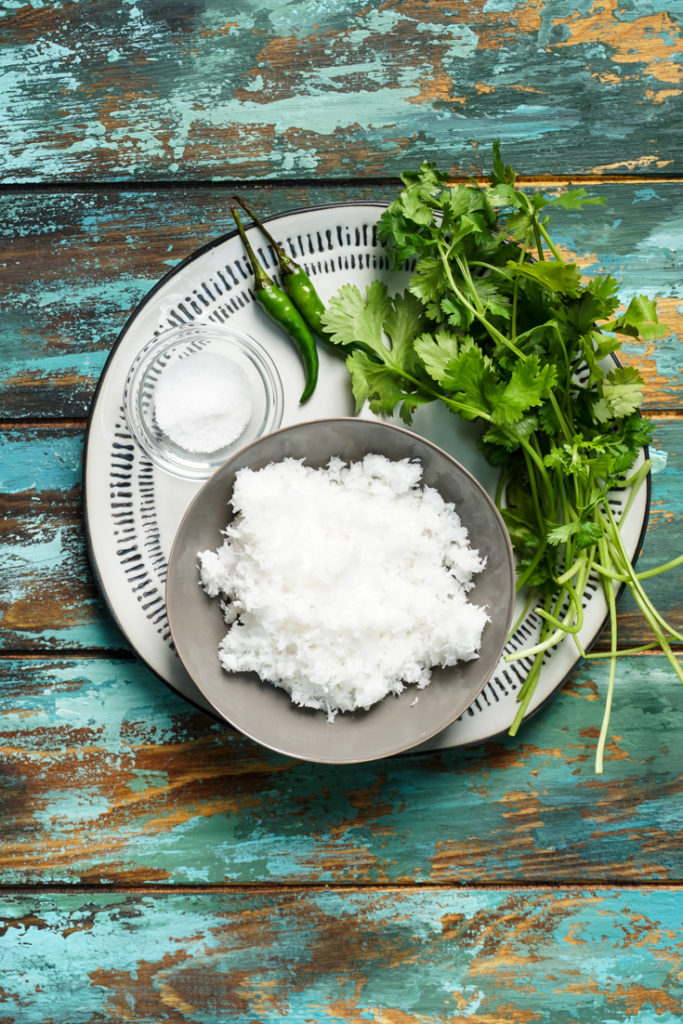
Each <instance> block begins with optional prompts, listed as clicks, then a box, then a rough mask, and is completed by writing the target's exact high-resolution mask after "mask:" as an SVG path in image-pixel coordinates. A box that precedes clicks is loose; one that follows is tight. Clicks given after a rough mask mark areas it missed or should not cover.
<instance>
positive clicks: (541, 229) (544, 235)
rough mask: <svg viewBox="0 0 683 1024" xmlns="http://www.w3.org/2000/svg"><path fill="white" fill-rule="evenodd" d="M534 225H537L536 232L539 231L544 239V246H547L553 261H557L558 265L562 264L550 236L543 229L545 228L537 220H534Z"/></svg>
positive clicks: (562, 261)
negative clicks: (553, 258)
mask: <svg viewBox="0 0 683 1024" xmlns="http://www.w3.org/2000/svg"><path fill="white" fill-rule="evenodd" d="M534 224H537V225H538V230H539V231H540V232H541V234H542V235H543V238H544V239H545V242H546V245H547V246H548V248H549V249H550V251H551V253H552V254H553V256H554V257H555V259H556V260H557V262H558V263H564V260H563V259H562V257H561V256H560V254H559V252H558V250H557V248H556V247H555V244H554V243H553V240H552V238H551V237H550V235H549V234H548V232H547V231H546V229H545V227H544V226H543V224H541V222H540V221H539V220H538V218H534Z"/></svg>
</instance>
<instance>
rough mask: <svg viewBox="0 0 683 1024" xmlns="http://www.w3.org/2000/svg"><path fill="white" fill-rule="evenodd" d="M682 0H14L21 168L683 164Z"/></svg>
mask: <svg viewBox="0 0 683 1024" xmlns="http://www.w3.org/2000/svg"><path fill="white" fill-rule="evenodd" d="M682 17H683V8H681V4H680V3H678V2H674V3H665V2H664V0H640V2H639V3H638V4H620V3H619V2H618V0H606V2H604V3H600V4H596V3H594V2H593V0H573V2H572V3H567V2H565V0H553V2H551V3H543V4H541V3H536V2H532V0H519V2H515V3H510V2H508V0H475V2H469V3H465V2H464V0H459V2H456V3H451V4H447V5H443V4H439V3H435V2H433V0H390V2H387V3H384V4H382V5H381V6H379V7H375V6H373V5H366V6H362V5H361V6H359V5H357V4H352V3H348V2H341V3H336V4H332V5H330V4H327V3H323V2H315V3H309V4H305V5H301V4H296V3H294V0H285V2H284V3H281V4H277V5H271V6H268V5H256V6H254V5H244V4H239V3H235V2H232V3H228V4H223V5H218V6H211V5H207V4H205V3H203V2H200V0H187V2H182V3H181V2H180V0H173V2H171V3H166V4H158V3H153V2H151V0H140V2H139V3H135V4H127V3H126V4H112V3H109V2H106V0H96V2H92V0H50V2H45V3H40V4H29V3H22V2H21V0H17V2H13V3H11V4H6V5H5V6H4V8H3V18H2V33H3V40H4V47H3V51H2V66H1V68H0V70H1V71H2V72H3V74H4V76H5V82H6V86H5V89H6V96H7V101H8V102H7V107H8V108H9V110H10V111H11V117H10V119H9V122H8V123H6V124H5V126H4V129H5V139H4V144H3V147H2V157H1V162H0V173H1V174H2V176H3V179H4V180H5V181H16V182H36V181H37V182H40V181H49V180H59V181H71V182H76V181H83V180H90V179H98V180H103V179H104V180H119V181H126V180H142V179H145V178H147V179H156V180H180V181H186V180H189V179H197V178H200V179H235V178H255V177H258V178H261V179H268V178H270V179H272V178H277V177H280V178H282V177H293V176H297V177H300V178H309V179H316V178H319V177H321V176H326V177H339V176H342V177H348V176H349V175H354V176H357V175H359V174H360V175H361V176H363V177H366V178H367V177H371V176H375V177H376V176H381V175H395V174H397V173H398V172H399V171H400V170H403V169H404V164H405V154H406V152H407V151H410V153H411V155H412V157H413V159H414V160H418V161H419V160H420V159H423V158H427V159H432V158H436V159H437V160H438V162H439V163H440V164H442V165H443V166H444V167H445V168H447V169H451V170H452V171H454V172H458V173H461V174H470V173H473V172H474V173H476V172H478V171H480V170H481V169H482V168H483V167H486V166H487V156H488V149H489V147H490V143H491V141H492V140H493V139H495V138H496V137H501V138H502V139H504V140H505V143H506V147H507V150H508V153H509V155H510V156H511V157H512V159H513V161H514V162H515V164H516V165H518V166H519V168H520V169H521V170H523V171H525V172H527V173H557V174H571V173H581V172H591V173H597V174H602V173H614V172H615V171H619V172H625V173H628V172H630V171H631V172H632V171H638V172H639V173H641V174H650V173H654V174H657V173H662V172H663V171H664V172H672V171H673V172H674V173H676V172H677V171H678V170H679V169H680V166H681V155H682V152H681V144H682V135H681V111H682V102H681V94H682V88H681V81H682V74H681V63H680V62H681V51H682V50H683V46H682V45H681V19H682Z"/></svg>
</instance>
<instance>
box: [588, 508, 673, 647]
mask: <svg viewBox="0 0 683 1024" xmlns="http://www.w3.org/2000/svg"><path fill="white" fill-rule="evenodd" d="M604 507H605V510H606V512H607V517H608V519H609V525H610V527H611V530H610V531H609V533H610V536H611V539H612V541H613V545H614V548H615V549H616V551H617V553H618V559H619V562H621V565H622V568H623V571H624V574H625V576H626V582H627V584H628V586H629V590H630V591H631V593H632V595H633V597H634V598H635V599H636V600H637V601H638V605H639V607H641V602H642V607H644V608H647V609H648V612H647V614H646V618H647V620H648V622H649V623H650V625H651V626H652V627H653V629H654V624H655V622H656V623H658V624H659V626H661V628H662V629H663V630H665V631H666V632H667V633H669V634H670V635H671V636H673V637H675V639H676V640H682V641H683V633H679V632H678V630H676V629H674V628H673V626H670V625H669V623H668V622H667V621H666V619H665V618H664V617H663V616H662V615H660V613H659V612H658V611H657V609H656V608H655V606H654V605H653V604H652V602H651V601H650V598H649V597H648V596H647V594H646V592H645V590H644V589H643V587H642V586H641V583H640V580H639V579H638V576H637V575H636V572H635V570H634V568H633V564H632V563H631V560H630V558H629V557H628V554H627V552H626V549H625V548H624V544H623V541H622V539H621V532H620V530H619V526H618V525H617V523H616V521H615V519H614V516H613V514H612V509H611V508H610V507H609V502H604ZM639 598H640V600H638V599H639Z"/></svg>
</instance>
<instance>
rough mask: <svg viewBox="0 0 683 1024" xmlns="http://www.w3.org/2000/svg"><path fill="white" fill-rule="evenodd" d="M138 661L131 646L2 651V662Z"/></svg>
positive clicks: (0, 656) (0, 655)
mask: <svg viewBox="0 0 683 1024" xmlns="http://www.w3.org/2000/svg"><path fill="white" fill-rule="evenodd" d="M124 659H125V660H128V661H137V660H138V658H137V656H136V655H135V654H133V652H132V651H131V650H129V648H127V647H120V648H110V647H84V648H82V649H81V648H73V649H69V650H57V651H56V650H55V649H54V648H46V649H45V650H44V651H40V650H36V649H35V647H32V648H31V650H25V649H24V648H17V649H16V650H7V649H5V650H2V651H0V662H3V661H114V660H117V661H120V660H124Z"/></svg>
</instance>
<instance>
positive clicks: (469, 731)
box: [83, 203, 649, 748]
mask: <svg viewBox="0 0 683 1024" xmlns="http://www.w3.org/2000/svg"><path fill="white" fill-rule="evenodd" d="M383 209H384V206H383V205H382V204H379V203H361V204H338V205H332V206H325V207H316V208H313V209H306V210H301V211H295V212H292V213H288V214H284V215H282V216H278V217H274V218H271V219H270V220H269V222H268V224H269V228H270V231H271V233H272V234H273V235H275V237H276V238H277V239H278V240H279V241H280V242H281V244H284V245H285V247H286V248H287V249H289V250H290V251H291V253H292V255H293V256H294V258H295V259H297V260H298V261H299V262H301V263H302V264H303V265H304V266H305V267H306V269H307V271H308V273H309V274H310V276H311V278H312V279H313V280H314V282H315V285H316V288H317V290H318V292H319V293H320V295H321V297H322V299H323V301H325V300H327V299H329V298H330V297H331V296H332V295H334V294H335V293H336V292H337V291H338V289H339V288H340V287H341V285H342V284H345V283H347V282H352V283H355V284H357V285H358V286H359V287H360V288H361V290H362V289H364V287H365V285H366V284H368V283H369V282H370V281H372V280H373V279H375V278H380V279H383V280H385V281H386V282H387V284H388V286H389V287H390V289H391V290H393V291H395V290H399V289H401V288H403V287H405V285H406V284H407V280H408V275H407V274H405V275H403V274H397V273H396V272H394V271H391V270H390V269H389V266H388V263H387V260H386V257H385V255H384V252H383V250H382V248H381V247H380V246H379V245H378V243H377V237H376V230H375V225H376V223H377V220H378V218H379V216H380V214H381V212H382V210H383ZM249 235H250V238H251V240H252V244H254V245H255V248H256V251H257V253H258V254H259V256H260V258H261V259H262V261H263V263H264V264H265V265H266V267H268V268H269V270H270V272H271V273H272V274H275V272H276V262H275V259H274V256H273V254H272V253H271V252H270V251H269V249H268V248H267V247H265V246H264V244H263V241H262V236H261V235H259V234H258V233H257V232H256V231H255V230H254V229H250V230H249ZM251 281H252V275H251V273H250V270H249V267H248V264H247V261H246V259H245V257H244V252H243V248H242V243H241V241H240V239H239V237H238V236H237V235H230V236H224V237H222V238H218V239H216V240H215V241H214V242H212V243H211V244H209V245H207V246H204V247H203V248H202V249H199V250H198V251H197V252H195V253H193V254H192V255H191V256H189V257H188V258H187V259H186V260H185V261H184V262H183V263H181V264H180V265H179V266H178V267H176V268H175V269H174V270H173V271H171V273H169V274H168V275H166V276H165V277H164V278H163V279H162V280H161V281H160V282H159V283H158V284H157V285H156V286H155V287H154V288H153V289H152V290H151V292H150V293H149V294H148V295H147V296H146V298H145V299H144V300H143V301H142V302H141V303H140V305H139V306H138V307H137V309H136V310H135V311H134V312H133V314H132V316H131V317H130V319H129V320H128V322H127V324H126V325H125V327H124V329H123V331H122V332H121V334H120V336H119V338H118V340H117V342H116V344H115V346H114V348H113V350H112V352H111V354H110V356H109V359H108V361H107V364H106V366H105V368H104V371H103V373H102V377H101V379H100V383H99V386H98V389H97V392H96V394H95V398H94V400H93V405H92V409H91V413H90V419H89V424H88V433H87V438H86V450H85V460H84V471H83V475H84V500H85V511H86V533H87V537H88V542H89V549H90V556H91V562H92V566H93V570H94V572H95V575H96V577H97V579H98V582H99V584H100V587H101V590H102V592H103V594H104V597H105V599H106V601H107V603H108V605H109V607H110V609H111V612H112V614H113V616H114V618H115V619H116V621H117V623H118V625H119V627H120V629H121V630H122V632H123V634H124V635H125V637H126V638H127V640H128V642H129V643H130V644H131V646H132V647H133V648H134V650H135V651H136V652H137V653H138V655H139V656H140V658H141V659H142V660H143V661H144V662H145V663H146V664H147V665H148V666H149V667H150V668H151V669H152V671H153V672H155V673H156V674H157V675H158V676H160V677H161V679H163V680H164V681H165V682H166V683H168V684H169V686H171V687H172V689H174V690H175V691H176V692H177V693H179V694H180V695H181V696H183V697H185V698H186V699H187V700H189V701H191V702H192V703H194V704H196V705H197V706H198V707H200V708H202V709H203V710H205V711H207V712H209V713H212V709H211V707H210V706H209V705H208V703H207V701H206V700H205V698H204V697H203V696H202V694H201V693H200V692H199V691H198V690H197V688H196V686H195V685H194V683H193V682H192V680H191V679H190V677H189V675H188V674H187V672H186V671H185V669H184V668H183V666H182V664H181V662H180V659H179V658H178V656H177V655H176V653H175V651H174V649H173V645H172V643H171V638H170V631H169V628H168V620H167V617H166V606H165V602H164V589H165V582H166V568H167V559H168V556H169V554H170V551H171V546H172V543H173V539H174V537H175V533H176V530H177V528H178V525H179V523H180V520H181V518H182V516H183V514H184V512H185V510H186V509H187V507H188V506H189V504H190V501H191V500H192V498H193V497H194V495H195V494H196V492H197V491H198V489H199V487H200V482H197V481H188V480H181V479H178V478H176V477H171V476H168V475H166V474H164V473H163V472H161V471H159V470H158V469H156V468H154V467H153V466H152V464H151V462H150V461H149V459H148V458H147V456H145V455H144V453H143V452H142V451H141V450H140V449H139V448H138V447H137V445H136V444H135V442H134V441H133V439H132V437H131V435H130V433H129V431H128V429H127V427H126V423H125V419H124V414H123V405H122V397H123V387H124V382H125V378H126V374H127V372H128V368H129V366H130V364H131V363H132V361H133V360H134V358H135V356H136V355H137V353H138V352H139V351H140V349H141V348H142V347H143V345H145V344H146V343H147V342H148V341H149V340H150V338H151V337H152V336H153V335H154V334H155V333H158V332H160V331H162V330H165V329H166V328H168V327H170V326H174V325H178V324H183V323H189V322H194V321H198V320H199V321H209V322H213V323H225V322H227V321H229V322H230V323H231V324H232V325H234V326H235V327H238V328H240V329H241V330H243V331H245V332H246V333H247V334H251V335H252V336H253V337H254V338H256V339H257V340H258V341H260V342H261V343H262V344H264V345H265V347H266V348H267V349H268V351H269V352H270V354H271V355H272V357H273V359H274V361H275V363H276V365H277V368H278V370H279V372H280V375H281V377H282V381H283V385H284V391H285V405H284V414H283V419H282V426H289V425H290V424H293V423H299V422H303V421H306V420H315V419H321V418H325V417H332V416H349V415H352V414H353V399H352V396H351V391H350V386H349V382H350V378H349V375H348V373H347V371H346V368H345V366H344V362H343V359H342V358H340V357H339V356H337V355H336V354H335V353H330V352H328V351H325V350H324V348H323V347H322V346H321V353H320V364H321V365H320V375H319V381H318V386H317V388H316V391H315V393H314V395H313V397H312V398H311V400H310V401H309V402H308V403H307V404H306V405H305V406H299V395H300V393H301V387H302V381H303V378H302V370H301V365H300V362H299V358H298V355H297V353H296V351H295V350H294V348H293V346H292V345H291V343H290V342H289V341H288V339H287V338H286V337H284V336H283V335H282V334H281V333H280V332H279V330H278V328H277V327H275V326H274V325H273V324H272V323H271V322H270V321H269V320H268V319H267V317H266V316H265V314H264V313H263V312H262V310H261V309H260V308H259V307H258V306H257V305H256V304H255V302H254V300H253V295H252V292H251V290H250V285H251ZM363 415H366V416H367V417H368V418H373V417H372V414H371V413H369V412H368V413H364V414H363ZM395 422H397V423H400V421H399V420H398V418H397V419H396V421H395ZM412 429H413V430H414V431H415V432H416V433H418V434H420V435H422V436H423V437H426V438H427V439H428V440H430V441H432V442H434V443H435V444H437V445H439V446H440V447H442V448H443V449H444V450H445V451H447V452H448V453H449V454H451V455H453V456H454V457H455V458H456V459H457V460H458V461H459V462H460V463H462V464H463V465H464V466H465V467H466V468H467V469H468V470H469V471H470V472H471V473H472V474H473V475H474V476H475V477H476V478H477V479H478V480H479V481H480V482H481V483H482V484H483V486H484V487H485V488H486V489H487V490H488V491H489V493H491V494H493V492H494V489H495V483H496V472H495V470H493V469H492V468H491V467H490V466H489V465H488V464H487V463H486V462H485V461H484V460H483V458H482V457H481V455H480V454H479V452H478V450H477V448H476V443H475V441H476V429H475V428H474V427H472V425H470V424H465V423H461V422H460V421H459V420H458V419H457V418H456V417H454V416H453V415H452V414H451V413H449V412H448V411H447V410H446V408H445V407H443V406H441V405H437V404H434V405H433V406H425V407H422V408H421V409H419V410H418V412H417V414H416V416H415V420H414V423H413V427H412ZM645 454H646V453H645V452H643V454H642V456H641V461H642V459H644V458H645ZM626 498H627V494H626V492H624V491H618V490H617V491H615V492H614V494H613V497H612V501H611V504H612V507H613V509H614V511H615V513H616V515H617V516H620V515H621V511H622V509H623V507H624V506H625V502H626ZM648 510H649V481H648V487H647V488H641V491H640V493H639V495H638V496H637V498H636V500H635V501H634V503H633V505H632V507H631V509H630V511H629V513H628V517H627V520H626V521H625V523H624V524H623V526H622V531H623V535H624V539H625V543H626V546H627V549H628V551H629V554H630V555H631V556H632V557H635V555H636V554H637V552H638V550H639V548H640V544H641V542H642V537H643V534H644V531H645V527H646V524H647V517H648ZM606 614H607V605H606V601H605V599H604V596H603V593H602V590H601V588H600V587H599V585H598V584H597V582H596V581H593V582H592V583H591V584H590V585H589V588H588V589H587V591H586V598H585V611H584V626H583V629H582V630H581V633H580V640H581V642H582V645H583V647H584V648H585V649H587V648H589V647H590V646H591V644H592V643H593V641H594V640H595V638H596V636H597V634H598V633H599V632H600V629H601V627H602V624H603V622H604V620H605V616H606ZM539 629H540V620H539V619H538V616H536V615H535V614H533V612H532V613H530V614H529V615H527V617H526V618H525V619H524V621H523V622H522V624H521V625H520V626H519V628H518V629H517V631H516V633H515V635H514V636H513V637H512V638H511V640H510V642H509V646H508V649H509V650H513V649H514V650H518V649H520V648H521V647H525V646H529V645H530V644H531V643H533V642H534V639H535V638H536V637H537V636H538V631H539ZM577 661H578V656H577V653H576V648H575V646H574V644H573V642H572V641H571V639H569V638H568V639H566V640H564V641H563V642H562V643H561V644H559V645H558V646H557V647H556V648H554V649H553V650H552V652H548V653H547V654H546V656H545V660H544V665H543V670H542V673H541V677H540V680H539V683H538V685H537V687H536V692H535V694H534V698H533V700H532V702H531V704H530V706H529V710H528V714H533V713H534V712H535V711H537V710H538V708H539V707H540V706H541V705H542V704H543V703H544V702H545V701H546V700H548V698H549V697H550V696H551V695H552V694H553V693H554V692H555V691H556V690H557V689H559V688H560V687H561V686H562V684H563V682H564V681H565V680H566V678H567V676H568V675H569V673H570V672H571V671H572V669H573V668H574V667H575V665H576V664H577ZM529 667H530V661H528V660H527V659H522V660H520V661H517V662H513V663H511V664H509V665H507V666H503V665H501V667H500V668H499V670H498V671H497V672H496V673H494V675H493V677H492V678H491V679H490V681H489V682H488V683H487V685H486V686H485V687H484V690H483V691H482V693H481V694H480V695H479V697H477V699H476V700H475V701H474V703H473V704H472V705H470V707H469V708H468V709H467V711H466V712H465V713H464V714H463V715H462V716H461V717H460V718H459V719H458V720H457V721H456V722H454V723H453V724H452V725H450V726H449V727H448V728H447V729H445V730H444V731H443V732H441V733H439V735H438V736H436V737H434V738H432V739H431V740H430V741H429V742H428V744H427V746H428V747H429V748H441V747H452V746H464V745H467V744H471V743H477V742H480V741H481V740H484V739H488V738H490V737H492V736H495V735H497V734H499V733H501V732H504V731H505V730H506V729H508V728H509V726H510V725H511V723H512V721H513V719H514V717H515V713H516V708H517V705H516V694H517V692H518V690H519V688H520V686H521V685H522V683H523V681H524V678H525V676H526V673H527V672H528V670H529Z"/></svg>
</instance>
